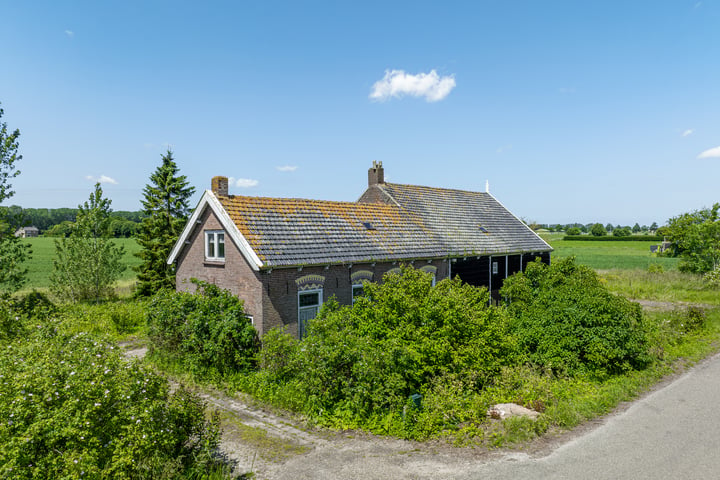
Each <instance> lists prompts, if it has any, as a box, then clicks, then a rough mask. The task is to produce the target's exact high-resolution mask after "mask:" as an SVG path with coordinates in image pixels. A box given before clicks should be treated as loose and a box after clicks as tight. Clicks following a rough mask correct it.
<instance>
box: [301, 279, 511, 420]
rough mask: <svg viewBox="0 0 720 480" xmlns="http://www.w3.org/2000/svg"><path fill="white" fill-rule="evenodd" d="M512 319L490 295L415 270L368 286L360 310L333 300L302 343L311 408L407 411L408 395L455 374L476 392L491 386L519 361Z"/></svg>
mask: <svg viewBox="0 0 720 480" xmlns="http://www.w3.org/2000/svg"><path fill="white" fill-rule="evenodd" d="M506 330H507V317H506V316H505V313H504V311H503V310H500V309H495V308H491V307H488V293H487V290H485V289H478V288H475V287H472V286H470V285H467V284H463V283H461V281H460V280H459V279H455V280H443V281H441V282H439V283H438V284H437V285H436V286H435V287H433V286H432V279H431V277H430V275H428V274H425V273H424V272H421V271H419V270H414V269H412V268H411V267H403V269H402V272H401V274H390V275H386V276H385V278H384V281H383V283H382V284H375V283H365V284H364V296H363V297H362V298H360V299H358V300H357V301H356V303H355V305H353V306H352V307H350V306H346V307H339V306H338V305H337V303H336V302H328V303H327V304H326V305H325V306H324V308H323V309H322V310H321V312H320V314H319V315H318V317H317V318H316V319H314V320H313V321H311V323H310V328H309V331H310V334H309V336H308V337H307V338H306V339H304V340H303V341H302V342H301V344H302V345H301V352H302V354H303V355H304V356H305V361H304V363H303V365H304V374H303V375H304V384H305V386H306V390H307V393H308V397H309V401H310V404H311V409H315V410H316V411H320V410H333V409H335V410H338V411H340V410H342V411H347V412H352V413H353V414H355V415H359V416H365V415H369V414H370V413H371V412H377V411H379V410H385V409H391V410H393V409H394V410H401V409H402V408H403V407H404V405H405V403H406V401H407V398H408V396H410V395H412V394H416V393H423V391H424V390H426V389H427V388H429V385H430V384H431V383H432V382H433V380H434V379H436V378H438V377H441V376H445V375H453V376H455V377H456V378H458V379H460V380H461V381H462V382H463V383H464V384H466V385H468V386H469V388H475V389H479V388H482V386H483V385H485V384H487V383H488V382H489V381H491V380H492V379H493V378H494V377H495V376H496V375H497V373H498V372H499V370H500V367H501V366H502V365H503V364H504V362H507V361H509V360H510V358H511V356H512V355H511V354H512V346H511V345H510V344H509V343H508V339H507V335H506Z"/></svg>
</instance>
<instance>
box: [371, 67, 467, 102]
mask: <svg viewBox="0 0 720 480" xmlns="http://www.w3.org/2000/svg"><path fill="white" fill-rule="evenodd" d="M453 88H455V77H454V76H453V75H449V76H445V77H441V76H439V75H438V74H437V72H436V71H435V70H430V73H418V74H417V75H411V74H409V73H405V72H404V71H403V70H385V76H384V77H383V79H382V80H378V81H377V82H375V84H374V85H373V88H372V92H370V96H369V97H370V99H371V100H378V101H384V100H388V99H390V98H392V97H396V98H401V97H403V96H404V95H410V96H413V97H425V100H426V101H428V102H437V101H440V100H442V99H443V98H445V97H447V96H448V95H449V94H450V92H451V91H452V89H453Z"/></svg>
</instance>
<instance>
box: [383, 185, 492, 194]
mask: <svg viewBox="0 0 720 480" xmlns="http://www.w3.org/2000/svg"><path fill="white" fill-rule="evenodd" d="M385 185H390V186H393V185H394V186H397V187H413V188H425V189H428V190H444V191H446V192H462V193H481V194H484V195H485V194H487V193H488V192H481V191H477V190H463V189H460V188H445V187H431V186H429V185H412V184H409V183H391V182H385Z"/></svg>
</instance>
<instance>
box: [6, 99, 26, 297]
mask: <svg viewBox="0 0 720 480" xmlns="http://www.w3.org/2000/svg"><path fill="white" fill-rule="evenodd" d="M3 113H4V111H3V109H2V108H0V119H2V116H3ZM19 137H20V130H18V129H15V131H13V132H10V133H8V129H7V123H5V122H0V203H1V202H3V201H4V200H6V199H8V198H10V197H12V196H13V194H14V193H15V192H13V191H12V185H11V184H10V179H11V178H15V177H17V176H18V175H20V170H17V169H16V165H15V164H16V162H18V161H19V160H21V159H22V155H19V154H18V138H19ZM18 225H19V222H18V221H17V218H15V216H14V215H13V214H12V212H11V209H10V208H7V207H0V293H12V292H15V291H17V290H19V289H20V288H21V287H22V286H23V284H24V283H25V282H26V281H27V268H25V267H24V266H23V262H25V261H26V260H27V259H28V258H30V254H31V253H32V252H31V250H30V245H27V244H24V243H22V242H21V241H20V239H19V238H17V237H16V236H15V228H16V227H17V226H18Z"/></svg>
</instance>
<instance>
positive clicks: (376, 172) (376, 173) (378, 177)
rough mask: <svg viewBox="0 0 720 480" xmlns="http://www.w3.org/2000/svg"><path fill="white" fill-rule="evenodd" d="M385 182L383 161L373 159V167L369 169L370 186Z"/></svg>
mask: <svg viewBox="0 0 720 480" xmlns="http://www.w3.org/2000/svg"><path fill="white" fill-rule="evenodd" d="M378 183H385V170H383V166H382V162H377V161H375V160H373V164H372V167H371V168H370V169H368V187H372V186H373V185H377V184H378Z"/></svg>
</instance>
